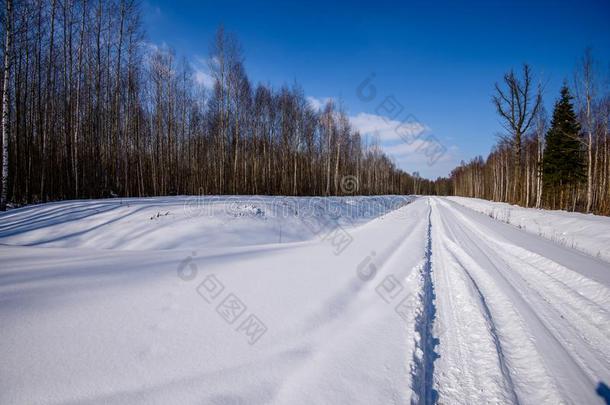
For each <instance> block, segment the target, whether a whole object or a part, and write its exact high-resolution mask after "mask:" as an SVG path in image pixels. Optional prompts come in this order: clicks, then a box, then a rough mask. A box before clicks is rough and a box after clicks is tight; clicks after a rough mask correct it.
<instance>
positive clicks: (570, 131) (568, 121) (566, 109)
mask: <svg viewBox="0 0 610 405" xmlns="http://www.w3.org/2000/svg"><path fill="white" fill-rule="evenodd" d="M572 99H573V97H572V95H571V94H570V90H569V89H568V87H567V85H564V86H563V87H562V88H561V97H560V98H559V100H558V101H557V102H556V103H555V107H554V110H553V119H552V121H551V127H550V129H549V131H548V132H547V135H546V141H545V144H546V146H545V150H544V158H543V181H544V187H545V189H546V190H547V192H548V193H549V194H550V198H551V199H552V206H553V207H554V208H555V207H556V206H557V205H556V204H557V196H558V195H559V207H560V208H562V209H565V208H567V207H568V205H569V203H570V201H571V202H572V206H574V205H575V204H576V201H575V196H574V195H572V196H570V195H569V194H568V192H569V191H574V190H575V187H576V186H577V185H578V183H579V182H581V181H582V179H583V178H584V164H583V157H582V150H581V143H580V140H579V135H580V124H579V123H578V121H577V120H576V114H575V112H574V106H573V105H572Z"/></svg>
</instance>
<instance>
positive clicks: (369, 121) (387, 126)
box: [350, 113, 430, 141]
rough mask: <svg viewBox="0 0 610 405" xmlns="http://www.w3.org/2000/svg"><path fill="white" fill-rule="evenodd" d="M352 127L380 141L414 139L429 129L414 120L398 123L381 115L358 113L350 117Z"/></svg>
mask: <svg viewBox="0 0 610 405" xmlns="http://www.w3.org/2000/svg"><path fill="white" fill-rule="evenodd" d="M350 122H351V123H352V126H353V127H354V128H355V129H357V130H358V131H360V133H361V134H363V135H374V136H377V137H379V139H380V140H381V141H396V140H400V139H401V138H405V137H408V138H416V137H417V136H419V135H421V134H423V133H425V132H428V131H429V130H430V128H428V127H427V126H426V125H424V124H422V123H420V122H419V121H416V120H415V119H411V120H405V121H398V120H393V119H390V118H388V117H385V116H383V115H377V114H368V113H359V114H358V115H356V116H351V117H350Z"/></svg>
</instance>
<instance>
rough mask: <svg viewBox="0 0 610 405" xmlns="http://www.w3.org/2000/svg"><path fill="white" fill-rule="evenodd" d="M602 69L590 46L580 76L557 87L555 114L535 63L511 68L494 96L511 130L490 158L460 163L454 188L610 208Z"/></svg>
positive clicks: (533, 203) (469, 193)
mask: <svg viewBox="0 0 610 405" xmlns="http://www.w3.org/2000/svg"><path fill="white" fill-rule="evenodd" d="M600 70H602V69H599V66H598V64H597V63H596V62H595V59H594V57H593V54H592V52H591V50H587V51H585V53H584V55H583V57H582V58H581V60H580V61H579V63H578V66H576V68H575V75H574V78H573V79H572V80H569V81H568V80H566V82H565V84H564V86H563V87H562V89H561V93H560V94H557V95H554V96H555V97H556V102H555V105H554V108H553V112H552V114H551V116H550V117H549V116H548V114H547V112H546V111H545V109H544V107H543V103H542V95H543V88H542V86H541V85H539V84H537V83H536V82H535V78H534V75H533V73H532V71H531V68H530V67H529V66H527V65H524V66H523V69H522V71H520V72H517V73H515V72H514V71H511V72H509V73H507V74H506V75H505V76H504V79H503V82H502V83H499V84H496V87H495V93H494V96H493V100H492V101H493V104H494V105H495V107H496V110H497V112H498V116H499V117H500V121H501V123H502V124H503V127H504V132H503V133H502V135H501V136H500V139H499V141H498V143H497V145H496V146H495V147H494V149H493V150H492V152H491V153H490V154H489V156H488V157H487V159H483V158H482V157H480V156H479V157H476V158H474V159H472V160H471V161H470V162H467V163H465V162H462V164H461V165H460V166H459V167H457V168H456V169H455V170H453V172H452V173H451V176H450V177H451V187H450V188H451V189H452V193H454V194H455V195H460V196H466V197H478V198H485V199H489V200H494V201H503V202H509V203H513V204H519V205H521V206H525V207H537V208H549V209H564V210H569V211H582V212H593V213H597V214H604V215H608V214H610V156H609V152H610V133H609V132H608V130H609V120H610V93H609V92H608V87H607V85H608V79H609V78H608V77H606V76H605V75H603V74H601V73H600ZM602 71H603V70H602ZM546 96H548V95H546Z"/></svg>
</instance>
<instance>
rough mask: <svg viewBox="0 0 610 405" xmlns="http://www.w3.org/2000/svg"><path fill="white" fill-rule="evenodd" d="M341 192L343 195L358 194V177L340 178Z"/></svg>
mask: <svg viewBox="0 0 610 405" xmlns="http://www.w3.org/2000/svg"><path fill="white" fill-rule="evenodd" d="M340 185H341V192H342V193H343V194H356V193H357V192H358V188H359V184H358V177H356V176H352V175H349V176H343V177H342V178H341V183H340Z"/></svg>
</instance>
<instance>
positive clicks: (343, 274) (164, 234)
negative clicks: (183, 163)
mask: <svg viewBox="0 0 610 405" xmlns="http://www.w3.org/2000/svg"><path fill="white" fill-rule="evenodd" d="M471 208H472V209H471ZM475 210H476V211H475ZM477 211H479V212H477ZM509 211H510V212H509ZM507 212H508V213H507ZM496 218H497V219H496ZM505 222H506V223H505ZM532 224H533V225H532ZM609 249H610V221H609V219H608V218H604V217H597V216H593V215H580V214H570V213H565V212H557V211H553V212H549V211H541V210H533V209H521V208H518V207H512V208H511V206H507V207H504V206H498V205H497V203H491V202H487V201H483V200H474V199H463V198H460V199H457V198H455V199H446V198H436V197H419V198H416V197H411V196H409V197H396V196H382V197H340V198H339V197H338V198H305V197H303V198H284V197H226V196H223V197H197V196H193V197H159V198H145V199H135V198H133V199H110V200H88V201H84V200H83V201H66V202H58V203H49V204H43V205H37V206H30V207H24V208H20V209H15V210H12V211H9V212H7V213H3V214H0V325H1V326H0V404H76V403H85V404H98V403H99V404H102V403H103V404H108V403H110V404H133V403H141V404H167V403H179V404H183V403H196V404H266V403H274V404H407V403H443V404H454V403H455V404H483V403H514V404H517V403H520V404H547V403H548V404H558V403H586V404H595V403H600V404H602V403H604V398H606V400H607V399H608V398H609V397H608V395H609V393H608V385H610V350H608V348H609V347H610V250H609Z"/></svg>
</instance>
